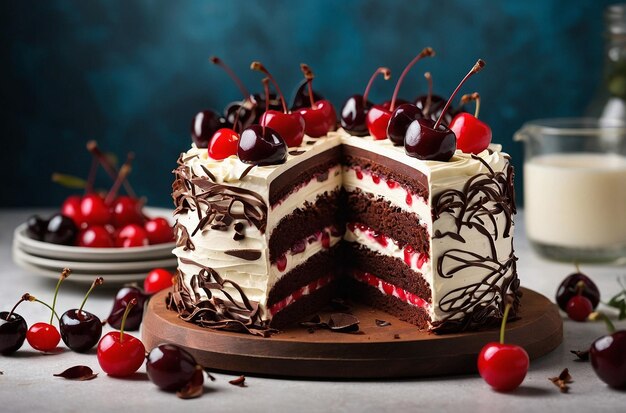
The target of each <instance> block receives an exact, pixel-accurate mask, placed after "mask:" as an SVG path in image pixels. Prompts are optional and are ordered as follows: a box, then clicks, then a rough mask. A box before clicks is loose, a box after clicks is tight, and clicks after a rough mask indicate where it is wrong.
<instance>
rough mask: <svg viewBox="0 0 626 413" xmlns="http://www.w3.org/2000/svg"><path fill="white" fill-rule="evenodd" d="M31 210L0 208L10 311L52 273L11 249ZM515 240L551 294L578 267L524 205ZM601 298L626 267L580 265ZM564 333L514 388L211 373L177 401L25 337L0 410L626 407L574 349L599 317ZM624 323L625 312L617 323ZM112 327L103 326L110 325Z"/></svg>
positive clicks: (102, 312) (8, 372) (1, 269)
mask: <svg viewBox="0 0 626 413" xmlns="http://www.w3.org/2000/svg"><path fill="white" fill-rule="evenodd" d="M33 212H40V211H34V210H0V309H1V310H3V311H8V310H9V309H10V307H11V306H12V305H13V304H14V303H15V302H16V301H17V299H18V298H19V297H20V296H21V295H22V294H23V293H24V292H30V293H31V294H33V295H36V296H40V297H41V298H42V299H44V300H48V301H49V300H51V298H52V293H53V289H54V284H55V282H54V281H52V280H47V279H43V278H41V277H39V276H36V275H33V274H32V273H31V272H29V271H25V270H22V269H21V268H19V267H17V266H16V265H15V264H14V263H13V260H12V258H11V244H12V238H13V229H14V228H15V227H16V226H17V225H19V224H20V223H21V222H24V221H25V219H26V218H27V217H28V216H29V215H31V214H32V213H33ZM516 224H517V226H516V232H515V236H516V239H515V247H516V251H517V255H518V257H519V263H518V272H519V276H520V278H521V282H522V285H523V286H525V287H529V288H531V289H533V290H536V291H538V292H540V293H542V294H544V295H546V296H547V297H550V298H552V299H553V297H554V293H555V291H556V288H557V286H558V284H559V283H560V281H561V280H562V279H563V277H564V276H565V275H567V274H568V273H570V272H572V271H573V266H572V265H568V264H563V263H555V262H550V261H546V260H543V259H542V258H540V257H538V256H537V255H536V254H535V253H534V252H533V251H532V250H531V249H530V246H529V244H528V241H527V239H526V237H525V234H524V225H523V214H518V216H517V218H516ZM582 269H583V271H584V272H586V273H588V274H589V275H590V276H591V277H592V278H593V279H594V281H596V283H597V284H598V286H599V288H600V291H601V293H602V295H603V297H604V298H607V297H609V296H610V295H612V294H615V293H616V292H617V291H618V284H617V281H616V279H617V277H618V276H622V275H624V274H626V268H624V267H616V266H593V265H584V266H583V267H582ZM86 287H87V286H85V285H72V283H70V282H66V283H65V284H64V285H63V287H62V291H61V293H60V295H59V298H58V302H57V306H58V308H59V309H68V308H76V307H77V306H78V305H79V304H80V301H81V299H82V297H83V295H84V293H85V291H86ZM114 293H115V289H110V288H109V289H103V290H101V291H96V292H95V293H94V294H93V297H91V298H90V300H89V302H88V304H87V306H86V309H87V310H88V311H91V312H92V313H95V314H97V315H99V316H101V317H102V318H104V317H106V316H107V315H108V312H109V311H110V308H111V303H112V297H113V296H114ZM19 313H20V314H22V315H23V316H24V317H25V318H26V320H27V322H28V323H29V325H30V324H31V323H34V322H37V321H45V320H47V318H49V315H50V313H49V310H47V309H45V308H44V307H43V306H40V305H37V304H34V303H24V304H22V305H21V306H20V308H19ZM564 323H565V324H564V330H565V338H564V342H563V344H562V345H561V346H559V347H558V348H557V349H556V350H555V351H553V352H552V353H550V354H548V355H546V356H543V357H541V358H539V359H536V360H533V361H532V362H531V364H530V370H529V372H528V375H527V376H526V379H525V381H524V383H523V384H522V386H521V387H520V388H519V389H517V390H516V391H514V392H512V393H507V394H501V393H497V392H495V391H492V390H491V389H490V388H489V386H487V385H486V384H485V383H484V382H483V381H482V379H481V378H480V377H479V376H478V375H463V376H453V377H445V378H435V379H433V378H430V379H412V380H384V381H311V380H283V379H269V378H259V377H248V378H247V380H246V383H247V387H245V388H240V387H236V386H233V385H230V384H228V381H229V380H231V379H232V378H233V376H229V375H224V374H215V376H216V378H217V380H216V381H215V382H208V383H207V384H206V392H205V394H204V395H203V396H202V397H201V398H199V399H193V400H179V399H178V398H177V397H176V396H175V395H173V394H170V393H165V392H162V391H159V390H158V389H157V387H156V386H154V385H153V384H152V383H150V382H149V381H148V379H147V376H146V374H145V369H144V368H143V367H142V368H141V369H140V370H139V373H138V374H136V375H135V376H133V377H132V378H131V379H115V378H111V377H108V376H107V375H106V374H104V373H102V371H101V369H100V366H99V365H98V361H97V359H96V356H95V351H94V352H92V353H90V354H77V353H73V352H71V351H69V350H67V349H66V348H65V347H64V345H63V343H61V347H62V348H64V349H65V351H62V352H60V353H59V354H55V355H43V354H40V353H39V352H37V351H35V350H33V349H32V348H31V347H30V346H29V345H28V343H25V344H24V346H23V347H22V349H20V350H19V351H18V352H17V353H16V354H15V355H13V356H10V357H4V356H0V371H2V372H3V374H2V375H0V412H6V413H9V412H26V411H29V412H82V411H93V412H99V411H103V412H104V411H106V412H127V411H139V410H142V411H144V412H150V411H159V412H160V411H189V412H193V411H212V412H240V411H244V410H251V411H255V412H266V411H299V412H309V411H311V412H314V411H324V412H328V411H338V412H379V411H427V410H428V411H431V410H433V411H434V410H435V409H436V410H437V411H441V412H451V411H459V410H460V411H466V412H471V411H484V412H487V411H492V412H496V411H498V412H504V411H506V412H525V413H527V412H529V411H539V412H553V411H554V412H561V411H566V412H569V413H572V412H588V411H594V412H605V411H606V412H618V411H619V412H625V411H626V391H616V390H612V389H610V388H608V387H607V386H606V385H605V384H604V383H602V382H601V381H600V380H599V379H598V378H597V377H596V376H595V374H594V372H593V370H592V368H591V365H590V364H589V363H585V362H578V361H574V358H575V357H574V356H573V355H572V354H570V350H571V349H583V348H585V347H588V346H589V344H590V343H591V342H592V341H593V340H594V339H595V338H596V337H598V336H600V335H602V334H604V333H605V327H604V325H603V324H601V323H591V322H587V323H576V322H572V321H569V320H565V321H564ZM617 326H618V328H622V329H623V328H626V321H622V322H618V324H617ZM108 331H110V330H109V329H108V327H107V328H105V331H104V333H106V332H108ZM78 364H84V365H87V366H90V367H91V368H93V370H94V371H95V372H99V373H100V374H99V376H98V377H97V378H96V379H94V380H91V381H86V382H72V381H66V380H64V379H61V378H57V377H53V373H59V372H61V371H63V370H64V369H66V368H68V367H71V366H74V365H78ZM565 367H567V368H569V370H570V372H571V374H572V376H573V379H574V383H572V384H571V390H570V392H569V393H568V394H562V393H560V392H559V391H558V389H557V388H556V387H555V386H554V385H553V384H552V383H551V382H550V381H548V377H552V376H556V375H558V374H559V372H560V371H561V370H562V369H563V368H565Z"/></svg>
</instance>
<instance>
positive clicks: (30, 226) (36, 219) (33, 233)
mask: <svg viewBox="0 0 626 413" xmlns="http://www.w3.org/2000/svg"><path fill="white" fill-rule="evenodd" d="M47 228H48V221H47V220H45V219H43V218H41V217H40V216H38V215H33V216H31V217H30V218H28V219H27V220H26V235H27V236H28V237H29V238H32V239H36V240H37V241H43V238H44V236H45V235H46V230H47Z"/></svg>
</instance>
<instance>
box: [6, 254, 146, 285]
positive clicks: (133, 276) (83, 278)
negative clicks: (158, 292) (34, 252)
mask: <svg viewBox="0 0 626 413" xmlns="http://www.w3.org/2000/svg"><path fill="white" fill-rule="evenodd" d="M13 260H14V262H15V264H17V265H18V266H20V267H22V268H23V269H25V270H27V271H29V272H30V273H32V274H33V275H36V276H38V277H42V278H50V279H53V280H58V279H59V275H60V274H61V273H60V272H59V270H51V269H49V268H44V267H39V266H37V265H34V264H31V263H28V262H26V261H22V260H20V259H19V258H18V257H16V256H13ZM97 276H101V277H102V278H104V282H105V283H106V284H107V285H112V284H113V285H121V284H126V283H130V282H133V281H139V282H141V281H143V279H144V278H146V273H145V272H139V273H125V274H105V273H103V274H97V275H96V274H86V273H81V272H80V271H76V272H72V275H71V276H70V277H68V279H67V280H66V281H65V282H67V281H70V282H77V283H85V284H90V283H92V282H93V280H94V279H95V278H96V277H97Z"/></svg>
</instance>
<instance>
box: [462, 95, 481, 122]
mask: <svg viewBox="0 0 626 413" xmlns="http://www.w3.org/2000/svg"><path fill="white" fill-rule="evenodd" d="M469 102H476V108H475V109H474V117H475V118H477V119H478V113H480V95H479V94H478V92H474V93H469V94H467V95H463V96H461V105H464V104H466V103H469Z"/></svg>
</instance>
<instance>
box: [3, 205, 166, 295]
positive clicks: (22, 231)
mask: <svg viewBox="0 0 626 413" xmlns="http://www.w3.org/2000/svg"><path fill="white" fill-rule="evenodd" d="M147 212H148V213H149V214H150V216H163V217H165V218H167V219H170V217H171V215H172V211H171V210H168V209H160V208H148V209H147ZM175 246H176V245H175V243H174V242H168V243H165V244H156V245H149V246H145V247H133V248H85V247H73V246H66V245H57V244H51V243H49V242H43V241H37V240H34V239H32V238H29V237H28V236H27V235H26V224H22V225H20V226H18V227H17V228H16V229H15V232H14V234H13V261H14V262H15V263H16V264H17V265H19V266H20V267H22V268H24V269H26V270H28V271H30V272H32V273H34V274H35V275H39V276H42V277H47V278H53V279H58V278H59V275H60V274H61V270H62V269H63V268H69V269H71V270H72V275H71V277H69V278H68V279H67V281H70V280H72V281H76V282H86V283H91V282H92V281H93V280H94V278H95V277H97V276H101V277H103V278H104V280H105V282H106V283H107V284H112V283H118V284H123V283H128V282H132V281H143V279H144V278H145V277H146V275H148V273H149V272H150V271H151V270H152V269H154V268H165V269H167V270H170V271H174V270H175V269H176V265H177V261H176V257H175V256H174V255H173V254H172V250H173V249H174V247H175Z"/></svg>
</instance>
